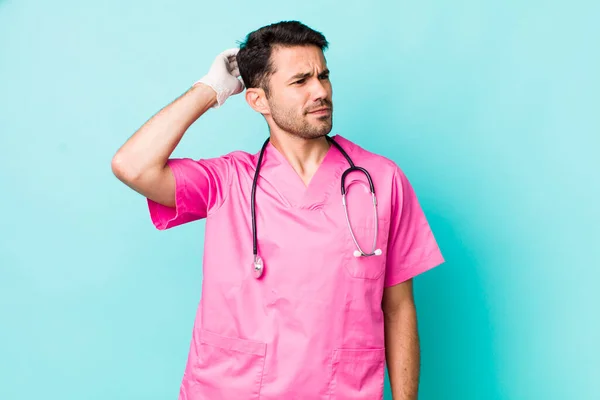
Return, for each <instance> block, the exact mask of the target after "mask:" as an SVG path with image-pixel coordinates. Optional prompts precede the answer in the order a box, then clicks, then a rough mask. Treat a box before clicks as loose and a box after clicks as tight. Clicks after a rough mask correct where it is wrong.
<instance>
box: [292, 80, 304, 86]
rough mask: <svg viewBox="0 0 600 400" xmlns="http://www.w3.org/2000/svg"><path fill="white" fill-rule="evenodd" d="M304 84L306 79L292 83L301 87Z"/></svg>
mask: <svg viewBox="0 0 600 400" xmlns="http://www.w3.org/2000/svg"><path fill="white" fill-rule="evenodd" d="M304 82H306V79H300V80H297V81H296V82H294V83H295V84H298V85H302V84H303V83H304Z"/></svg>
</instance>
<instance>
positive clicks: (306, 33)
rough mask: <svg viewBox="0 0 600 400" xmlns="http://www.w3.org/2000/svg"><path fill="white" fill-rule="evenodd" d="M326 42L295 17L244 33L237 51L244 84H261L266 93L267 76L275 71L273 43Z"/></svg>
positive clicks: (321, 35) (258, 86) (301, 43)
mask: <svg viewBox="0 0 600 400" xmlns="http://www.w3.org/2000/svg"><path fill="white" fill-rule="evenodd" d="M310 45H313V46H317V47H319V48H320V49H321V51H323V50H326V49H327V47H328V46H329V43H328V42H327V39H325V36H323V34H322V33H320V32H317V31H315V30H313V29H311V28H309V27H308V26H306V25H304V24H302V23H300V22H298V21H281V22H277V23H274V24H271V25H267V26H264V27H262V28H260V29H257V30H255V31H254V32H251V33H249V34H248V36H246V40H245V42H243V43H241V45H240V50H239V52H238V54H237V62H238V67H239V69H240V75H241V77H242V80H243V81H244V84H245V85H246V87H247V88H262V89H263V90H264V91H265V93H266V94H267V95H268V94H269V87H268V86H269V85H268V83H269V79H268V78H269V76H270V75H271V74H273V73H274V72H275V68H274V66H273V63H272V60H271V54H272V52H273V48H274V47H276V46H283V47H291V46H310Z"/></svg>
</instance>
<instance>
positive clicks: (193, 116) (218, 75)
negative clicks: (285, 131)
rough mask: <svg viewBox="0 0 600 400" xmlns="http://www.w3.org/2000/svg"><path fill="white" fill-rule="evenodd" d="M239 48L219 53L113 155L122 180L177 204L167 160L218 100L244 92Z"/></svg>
mask: <svg viewBox="0 0 600 400" xmlns="http://www.w3.org/2000/svg"><path fill="white" fill-rule="evenodd" d="M237 51H238V50H237V49H229V50H226V51H224V52H223V53H221V54H219V55H218V56H217V58H216V59H215V60H214V62H213V64H212V66H211V68H210V70H209V71H208V73H207V74H206V75H205V76H204V77H203V78H202V79H200V80H199V81H198V82H196V83H195V84H194V85H193V86H192V87H191V88H190V89H189V90H188V91H187V92H185V93H184V94H183V95H181V96H180V97H179V98H177V99H176V100H174V101H173V102H172V103H170V104H169V105H167V106H166V107H164V108H163V109H162V110H160V111H159V112H158V113H156V114H155V115H154V116H153V117H152V118H150V119H149V120H148V121H147V122H146V123H145V124H144V125H142V127H141V128H139V129H138V130H137V131H136V132H135V133H134V134H133V135H132V136H131V137H130V138H129V139H128V140H127V141H126V142H125V144H123V146H121V148H120V149H119V150H118V151H117V152H116V154H115V155H114V156H113V159H112V164H111V166H112V171H113V173H114V174H115V176H116V177H117V178H119V180H121V181H122V182H123V183H125V184H126V185H127V186H129V187H130V188H132V189H134V190H135V191H137V192H138V193H140V194H142V195H144V196H145V197H147V198H149V199H151V200H154V201H155V202H157V203H160V204H162V205H165V206H169V207H174V206H175V177H174V176H173V173H172V171H171V170H170V168H169V167H168V166H167V161H168V159H169V157H170V156H171V154H172V153H173V151H174V150H175V147H176V146H177V145H178V144H179V142H180V141H181V138H182V137H183V135H184V133H185V132H186V131H187V129H188V128H189V127H190V125H192V124H193V123H194V121H196V120H197V119H198V118H199V117H200V116H202V115H203V114H204V113H205V112H206V111H208V110H209V109H210V108H211V107H213V106H215V104H216V103H218V104H219V105H221V104H223V103H224V102H225V100H226V99H227V98H228V97H229V96H231V95H233V94H238V93H241V92H242V91H243V89H244V85H243V83H242V81H241V80H239V79H238V77H239V69H238V67H237V61H236V57H235V56H236V54H237Z"/></svg>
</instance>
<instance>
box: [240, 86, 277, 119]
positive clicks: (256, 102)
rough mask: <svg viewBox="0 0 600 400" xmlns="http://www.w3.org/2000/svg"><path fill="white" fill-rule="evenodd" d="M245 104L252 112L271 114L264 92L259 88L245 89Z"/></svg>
mask: <svg viewBox="0 0 600 400" xmlns="http://www.w3.org/2000/svg"><path fill="white" fill-rule="evenodd" d="M246 102H247V103H248V105H250V107H252V108H253V109H254V111H256V112H259V113H261V114H263V115H264V114H269V113H270V112H271V107H269V102H268V100H267V96H266V94H265V91H264V90H263V89H261V88H248V89H246Z"/></svg>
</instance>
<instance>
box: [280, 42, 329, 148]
mask: <svg viewBox="0 0 600 400" xmlns="http://www.w3.org/2000/svg"><path fill="white" fill-rule="evenodd" d="M271 60H272V63H273V66H274V69H275V73H273V74H272V75H271V76H270V80H269V83H268V84H269V97H268V102H269V106H270V111H271V118H272V119H273V123H275V124H276V125H277V126H278V127H279V128H280V129H282V130H284V131H286V132H288V133H290V134H292V135H295V136H298V137H301V138H303V139H315V138H318V137H321V136H325V135H327V134H328V133H329V132H330V131H331V127H332V122H333V102H332V98H331V97H332V90H331V82H329V70H328V69H327V63H326V61H325V57H324V56H323V52H322V51H321V49H319V48H318V47H316V46H294V47H276V48H275V49H273V52H272V54H271Z"/></svg>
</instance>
